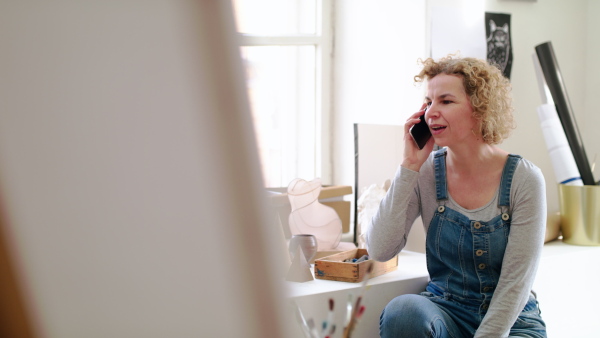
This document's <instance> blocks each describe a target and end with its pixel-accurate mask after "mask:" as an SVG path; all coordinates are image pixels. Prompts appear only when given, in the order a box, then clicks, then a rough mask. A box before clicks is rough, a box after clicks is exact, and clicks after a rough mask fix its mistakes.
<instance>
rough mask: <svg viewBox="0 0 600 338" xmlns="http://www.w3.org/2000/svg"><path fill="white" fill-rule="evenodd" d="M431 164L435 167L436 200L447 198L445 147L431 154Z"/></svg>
mask: <svg viewBox="0 0 600 338" xmlns="http://www.w3.org/2000/svg"><path fill="white" fill-rule="evenodd" d="M433 166H434V169H435V192H436V195H437V200H438V201H440V200H447V199H448V183H447V182H446V148H442V149H440V150H437V151H436V152H435V153H434V154H433Z"/></svg>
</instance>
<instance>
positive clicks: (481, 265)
mask: <svg viewBox="0 0 600 338" xmlns="http://www.w3.org/2000/svg"><path fill="white" fill-rule="evenodd" d="M477 267H478V268H479V270H483V269H485V264H483V263H481V264H479V265H477Z"/></svg>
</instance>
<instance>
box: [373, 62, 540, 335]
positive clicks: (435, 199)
mask: <svg viewBox="0 0 600 338" xmlns="http://www.w3.org/2000/svg"><path fill="white" fill-rule="evenodd" d="M422 63H423V69H422V71H421V73H420V74H419V75H417V76H415V81H417V82H421V81H425V80H427V84H428V86H427V96H426V98H425V103H424V104H423V106H422V107H421V110H420V111H418V112H416V113H414V114H413V115H412V116H411V117H410V118H409V119H408V120H407V122H406V124H405V125H404V132H405V136H404V148H405V149H404V157H403V160H402V163H401V166H400V168H399V169H398V171H397V173H396V176H395V178H394V180H393V183H392V185H391V187H390V189H389V190H388V193H387V195H386V196H385V198H384V199H383V200H382V202H381V204H380V207H379V210H378V212H377V214H376V215H375V216H374V218H373V222H372V226H371V227H370V229H369V230H368V233H367V239H366V241H367V248H368V251H369V255H370V256H371V257H372V258H373V259H376V260H379V261H386V260H388V259H390V258H392V257H394V256H395V255H396V254H398V253H399V252H400V251H401V250H402V248H403V247H404V245H405V244H406V237H407V235H408V233H409V231H410V228H411V226H412V224H413V222H414V220H415V219H416V218H417V217H418V216H419V215H420V216H421V217H422V219H423V224H424V225H425V230H426V233H427V237H426V238H427V240H426V253H427V254H426V256H427V269H428V271H429V275H430V282H429V284H428V286H427V289H426V291H425V292H423V293H421V294H420V295H402V296H399V297H396V298H395V299H393V300H392V301H391V302H390V303H389V304H388V305H387V306H386V308H385V309H384V311H383V313H382V314H381V321H380V332H381V336H382V337H410V338H416V337H473V336H474V337H506V336H524V337H545V336H546V328H545V324H544V322H543V320H542V319H541V317H540V311H539V307H538V303H537V300H536V298H535V296H534V294H533V293H532V290H531V287H532V284H533V281H534V278H535V274H536V270H537V266H538V262H539V258H540V253H541V250H542V246H543V242H544V231H545V225H546V203H545V200H546V192H545V183H544V177H543V175H542V173H541V171H540V170H539V169H538V168H537V167H536V166H535V165H534V164H532V163H531V162H529V161H527V160H525V159H523V158H521V157H520V156H518V155H512V154H509V153H507V152H506V151H504V150H502V149H500V148H498V147H497V146H495V145H496V144H499V143H500V142H501V141H502V140H504V139H505V138H506V137H507V136H508V134H509V133H510V131H511V129H512V128H513V118H512V106H511V98H510V83H509V81H508V80H507V79H506V78H504V77H503V76H502V73H501V71H500V70H498V69H497V68H496V67H494V66H491V65H489V64H488V63H486V62H485V61H482V60H478V59H473V58H453V57H452V56H448V57H446V58H442V59H441V60H439V61H434V60H433V59H427V60H425V61H423V62H422ZM423 114H424V115H425V120H426V122H427V124H428V125H429V129H430V130H431V133H432V135H433V137H432V138H431V139H429V141H428V142H427V144H426V145H425V147H424V148H423V149H419V148H418V147H417V146H416V144H415V142H414V141H413V139H412V138H411V136H410V134H409V130H410V128H411V127H412V126H413V125H415V124H417V123H418V122H419V120H420V116H421V115H423ZM434 144H436V145H438V146H439V147H441V149H439V150H437V151H435V152H432V150H433V147H434Z"/></svg>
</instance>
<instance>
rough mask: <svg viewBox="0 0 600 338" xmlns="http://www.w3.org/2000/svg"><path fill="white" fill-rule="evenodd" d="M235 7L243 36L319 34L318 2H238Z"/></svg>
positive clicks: (310, 0) (283, 0) (239, 28)
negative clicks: (317, 20) (317, 23)
mask: <svg viewBox="0 0 600 338" xmlns="http://www.w3.org/2000/svg"><path fill="white" fill-rule="evenodd" d="M233 5H234V8H235V12H236V20H237V25H238V31H239V32H240V33H243V34H254V35H286V34H287V35H289V34H292V35H293V34H315V33H316V18H317V15H316V13H317V12H316V11H317V0H234V1H233Z"/></svg>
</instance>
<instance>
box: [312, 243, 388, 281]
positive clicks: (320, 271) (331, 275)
mask: <svg viewBox="0 0 600 338" xmlns="http://www.w3.org/2000/svg"><path fill="white" fill-rule="evenodd" d="M363 255H368V253H367V250H366V249H353V250H348V251H344V252H340V253H337V254H334V255H331V256H326V257H323V258H320V259H317V260H315V267H314V270H315V278H317V279H327V280H334V281H339V282H350V283H358V282H361V281H362V280H363V279H364V277H365V273H366V272H367V268H368V266H369V264H373V271H372V272H371V275H370V278H372V277H376V276H379V275H383V274H384V273H388V272H390V271H393V270H396V269H397V268H398V256H395V257H394V258H392V259H390V260H389V261H387V262H377V261H374V260H372V259H369V260H365V261H362V262H360V263H350V262H344V261H345V260H346V259H352V258H357V259H358V258H361V257H362V256H363Z"/></svg>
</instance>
